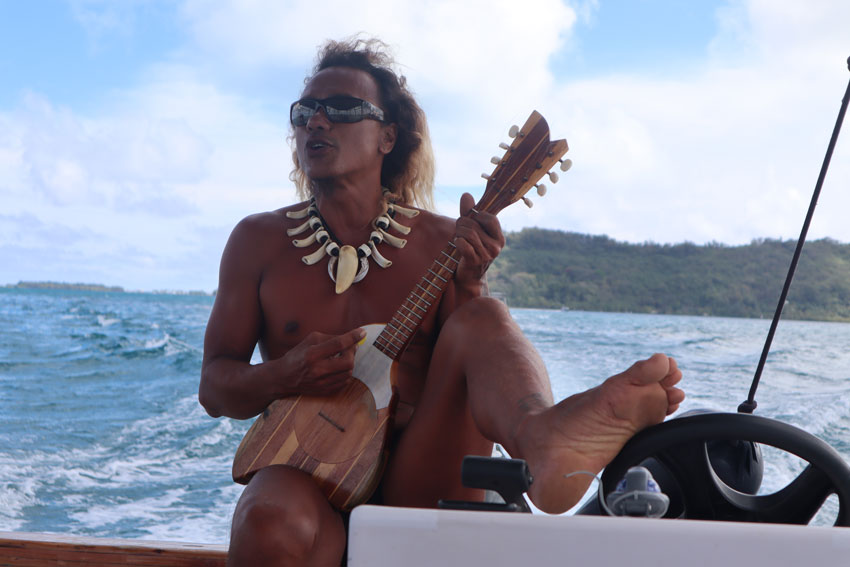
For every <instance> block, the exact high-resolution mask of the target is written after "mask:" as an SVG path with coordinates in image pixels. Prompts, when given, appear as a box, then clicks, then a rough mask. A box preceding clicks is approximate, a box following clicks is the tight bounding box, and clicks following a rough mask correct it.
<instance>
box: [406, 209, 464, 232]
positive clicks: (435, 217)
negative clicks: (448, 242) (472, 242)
mask: <svg viewBox="0 0 850 567" xmlns="http://www.w3.org/2000/svg"><path fill="white" fill-rule="evenodd" d="M418 210H419V215H417V218H416V228H417V229H419V230H424V231H427V232H428V233H430V234H431V235H433V236H437V235H445V236H446V238H449V237H450V236H451V235H452V234H454V228H455V222H456V219H453V218H449V217H447V216H444V215H441V214H438V213H436V212H433V211H428V210H425V209H418Z"/></svg>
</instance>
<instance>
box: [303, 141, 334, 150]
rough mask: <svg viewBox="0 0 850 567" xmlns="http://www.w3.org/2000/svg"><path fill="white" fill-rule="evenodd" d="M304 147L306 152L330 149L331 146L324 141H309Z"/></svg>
mask: <svg viewBox="0 0 850 567" xmlns="http://www.w3.org/2000/svg"><path fill="white" fill-rule="evenodd" d="M306 145H307V149H308V150H314V151H315V150H322V149H324V148H329V147H331V144H330V143H329V142H328V141H326V140H309V141H308V142H307V144H306Z"/></svg>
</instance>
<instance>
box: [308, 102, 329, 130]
mask: <svg viewBox="0 0 850 567" xmlns="http://www.w3.org/2000/svg"><path fill="white" fill-rule="evenodd" d="M330 123H331V121H330V120H328V115H327V114H325V107H324V106H320V107H319V108H317V109H316V112H314V113H313V116H311V117H310V118H308V119H307V124H306V126H307V130H316V129H325V130H326V129H327V128H328V126H329V125H330Z"/></svg>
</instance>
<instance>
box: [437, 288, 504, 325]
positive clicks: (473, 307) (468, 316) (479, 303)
mask: <svg viewBox="0 0 850 567" xmlns="http://www.w3.org/2000/svg"><path fill="white" fill-rule="evenodd" d="M514 325H515V324H514V322H513V319H512V318H511V314H510V311H508V307H507V305H505V303H504V302H502V301H499V300H498V299H493V298H492V297H478V298H475V299H472V300H470V301H467V302H466V303H464V304H463V305H461V306H460V307H458V308H457V309H456V310H455V311H454V312H453V313H452V314H451V316H449V318H448V320H447V321H446V325H445V327H444V328H443V331H442V333H445V332H447V331H448V332H449V333H460V334H467V333H470V332H476V333H480V332H481V331H482V330H483V329H486V330H487V331H488V332H490V331H498V330H499V329H500V328H504V327H513V326H514ZM442 333H441V334H442Z"/></svg>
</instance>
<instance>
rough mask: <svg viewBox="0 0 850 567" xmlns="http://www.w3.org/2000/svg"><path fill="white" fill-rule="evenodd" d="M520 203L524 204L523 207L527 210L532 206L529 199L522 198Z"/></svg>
mask: <svg viewBox="0 0 850 567" xmlns="http://www.w3.org/2000/svg"><path fill="white" fill-rule="evenodd" d="M522 202H523V203H525V206H526V207H528V208H529V209H530V208H531V207H533V206H534V203H532V202H531V199H529V198H528V197H523V198H522Z"/></svg>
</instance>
